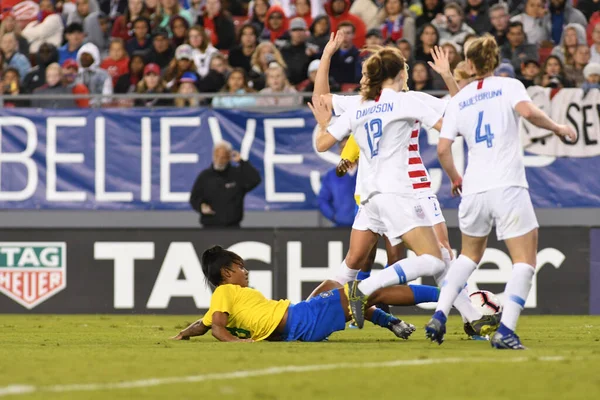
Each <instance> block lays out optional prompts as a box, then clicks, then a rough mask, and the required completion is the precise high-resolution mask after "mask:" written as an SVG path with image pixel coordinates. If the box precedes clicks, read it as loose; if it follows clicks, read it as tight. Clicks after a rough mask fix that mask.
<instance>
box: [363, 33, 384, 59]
mask: <svg viewBox="0 0 600 400" xmlns="http://www.w3.org/2000/svg"><path fill="white" fill-rule="evenodd" d="M373 46H383V35H382V34H381V29H377V28H374V29H369V30H368V31H367V36H365V47H373ZM367 56H368V55H367Z"/></svg>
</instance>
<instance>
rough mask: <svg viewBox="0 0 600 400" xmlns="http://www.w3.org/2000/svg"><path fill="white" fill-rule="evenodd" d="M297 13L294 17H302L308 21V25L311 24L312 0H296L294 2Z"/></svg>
mask: <svg viewBox="0 0 600 400" xmlns="http://www.w3.org/2000/svg"><path fill="white" fill-rule="evenodd" d="M294 7H295V13H294V15H293V16H292V18H302V19H303V20H304V22H306V26H311V24H312V22H313V19H312V12H311V9H310V0H296V1H295V2H294Z"/></svg>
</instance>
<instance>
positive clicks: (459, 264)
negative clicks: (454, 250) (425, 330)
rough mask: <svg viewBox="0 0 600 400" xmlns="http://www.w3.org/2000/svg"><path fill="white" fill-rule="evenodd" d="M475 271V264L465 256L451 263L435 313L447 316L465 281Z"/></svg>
mask: <svg viewBox="0 0 600 400" xmlns="http://www.w3.org/2000/svg"><path fill="white" fill-rule="evenodd" d="M475 269H477V264H475V262H474V261H473V260H471V259H470V258H468V257H467V256H463V255H460V256H459V257H458V258H457V259H456V260H454V261H453V262H452V265H450V270H449V271H448V274H447V275H446V279H445V280H444V282H443V283H442V290H441V291H440V298H439V300H438V304H437V308H436V311H442V312H443V313H444V315H445V316H446V317H447V316H448V314H449V313H450V308H452V304H453V303H454V300H456V298H457V297H458V295H459V293H460V292H461V291H462V290H463V288H464V287H465V283H467V279H469V276H471V274H472V273H473V271H475Z"/></svg>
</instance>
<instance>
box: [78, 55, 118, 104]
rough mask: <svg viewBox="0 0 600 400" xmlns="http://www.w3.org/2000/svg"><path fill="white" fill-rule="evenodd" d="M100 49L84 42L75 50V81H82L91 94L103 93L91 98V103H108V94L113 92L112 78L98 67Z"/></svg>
mask: <svg viewBox="0 0 600 400" xmlns="http://www.w3.org/2000/svg"><path fill="white" fill-rule="evenodd" d="M100 61H101V59H100V51H99V50H98V48H97V47H96V45H94V44H93V43H86V44H84V45H83V46H81V48H80V49H79V52H77V63H78V64H79V70H78V73H77V81H76V82H77V83H83V84H84V85H85V86H86V87H87V88H88V89H89V90H90V93H91V94H92V95H103V96H102V97H101V98H93V99H92V100H91V101H90V104H92V105H100V104H101V103H109V102H110V101H111V99H110V97H109V96H110V95H111V94H113V83H112V78H111V77H110V75H109V74H108V72H106V71H105V70H103V69H102V68H100Z"/></svg>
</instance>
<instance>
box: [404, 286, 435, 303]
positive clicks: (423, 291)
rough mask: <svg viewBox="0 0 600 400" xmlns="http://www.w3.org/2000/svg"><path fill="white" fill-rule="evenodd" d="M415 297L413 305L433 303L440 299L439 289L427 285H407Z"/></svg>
mask: <svg viewBox="0 0 600 400" xmlns="http://www.w3.org/2000/svg"><path fill="white" fill-rule="evenodd" d="M408 287H409V288H410V289H411V290H412V292H413V296H414V297H415V304H421V303H435V302H437V301H438V299H439V297H440V289H439V288H437V287H435V286H427V285H408Z"/></svg>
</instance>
